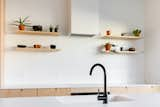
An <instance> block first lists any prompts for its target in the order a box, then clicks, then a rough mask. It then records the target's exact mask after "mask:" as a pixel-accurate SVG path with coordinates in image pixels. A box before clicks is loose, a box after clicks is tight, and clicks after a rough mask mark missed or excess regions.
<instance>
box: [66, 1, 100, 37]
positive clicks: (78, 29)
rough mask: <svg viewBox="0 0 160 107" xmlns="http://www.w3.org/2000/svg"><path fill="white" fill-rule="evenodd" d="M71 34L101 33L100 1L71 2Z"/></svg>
mask: <svg viewBox="0 0 160 107" xmlns="http://www.w3.org/2000/svg"><path fill="white" fill-rule="evenodd" d="M69 4H70V5H69V7H70V8H69V11H70V33H71V34H82V35H97V34H98V33H99V10H98V0H70V3H69Z"/></svg>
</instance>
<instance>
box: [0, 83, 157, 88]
mask: <svg viewBox="0 0 160 107" xmlns="http://www.w3.org/2000/svg"><path fill="white" fill-rule="evenodd" d="M108 86H109V87H139V86H144V87H145V86H148V87H150V86H160V85H159V84H111V85H108ZM85 87H86V88H88V87H103V84H53V85H45V84H39V85H9V86H3V87H1V88H0V89H29V88H85Z"/></svg>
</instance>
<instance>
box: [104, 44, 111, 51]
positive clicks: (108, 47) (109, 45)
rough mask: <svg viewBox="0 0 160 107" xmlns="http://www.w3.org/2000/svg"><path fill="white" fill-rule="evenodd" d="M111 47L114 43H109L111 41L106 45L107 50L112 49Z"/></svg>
mask: <svg viewBox="0 0 160 107" xmlns="http://www.w3.org/2000/svg"><path fill="white" fill-rule="evenodd" d="M111 47H112V45H111V44H109V43H107V44H106V45H105V49H106V51H110V50H111Z"/></svg>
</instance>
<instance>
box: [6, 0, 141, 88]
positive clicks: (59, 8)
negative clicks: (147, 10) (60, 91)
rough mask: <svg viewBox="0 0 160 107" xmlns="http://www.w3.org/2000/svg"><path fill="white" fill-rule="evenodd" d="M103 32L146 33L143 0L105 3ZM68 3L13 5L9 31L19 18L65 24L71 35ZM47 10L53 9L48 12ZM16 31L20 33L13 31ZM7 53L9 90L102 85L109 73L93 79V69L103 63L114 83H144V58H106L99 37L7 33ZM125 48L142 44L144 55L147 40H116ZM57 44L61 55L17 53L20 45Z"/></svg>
mask: <svg viewBox="0 0 160 107" xmlns="http://www.w3.org/2000/svg"><path fill="white" fill-rule="evenodd" d="M99 2H100V3H99V4H100V9H99V12H100V26H99V27H100V29H101V33H102V34H104V32H105V30H106V29H107V28H108V26H109V27H110V28H112V30H113V33H115V34H117V33H118V34H119V33H120V32H126V31H130V30H131V29H132V28H135V27H140V28H142V29H143V18H144V17H143V6H144V3H143V0H121V1H117V0H100V1H99ZM66 4H67V3H66V0H27V1H26V0H14V1H13V0H7V5H6V21H7V25H8V26H7V28H8V29H11V28H12V27H11V26H10V25H9V23H11V22H12V21H13V20H14V19H16V18H17V17H19V16H30V19H31V20H32V22H33V24H42V25H44V26H45V25H49V24H51V23H53V24H60V26H61V29H62V30H61V31H62V32H63V34H66V32H67V17H66V16H67V13H66V12H67V6H66ZM46 7H47V8H46ZM12 29H14V28H12ZM5 42H6V54H5V86H21V85H22V86H24V85H26V86H27V85H34V86H36V85H52V84H96V83H98V84H99V83H102V81H103V78H102V76H103V73H100V72H95V76H94V77H89V69H90V67H91V66H92V65H93V64H94V63H97V62H100V63H102V64H104V65H105V66H106V68H107V71H108V77H109V83H110V84H135V83H143V82H144V70H143V68H144V65H143V63H144V62H143V54H138V55H131V56H130V55H105V54H101V53H99V51H98V50H97V49H98V47H99V46H101V45H102V44H104V43H106V40H103V39H100V38H99V37H93V38H89V37H69V36H59V37H49V36H30V35H16V34H12V33H9V32H8V33H7V35H6V39H5ZM114 42H116V43H121V45H124V44H126V45H128V46H130V45H134V44H135V45H137V47H139V49H142V50H143V41H137V42H131V43H130V42H127V41H114ZM20 43H22V44H26V45H33V44H34V43H41V44H43V45H49V44H56V45H57V48H60V49H61V51H60V52H57V53H34V52H33V53H31V52H17V51H14V50H12V49H11V48H12V47H14V46H16V45H17V44H20Z"/></svg>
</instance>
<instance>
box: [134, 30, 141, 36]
mask: <svg viewBox="0 0 160 107" xmlns="http://www.w3.org/2000/svg"><path fill="white" fill-rule="evenodd" d="M141 32H142V31H141V30H139V29H135V30H133V32H132V33H133V35H134V36H140V34H141Z"/></svg>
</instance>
